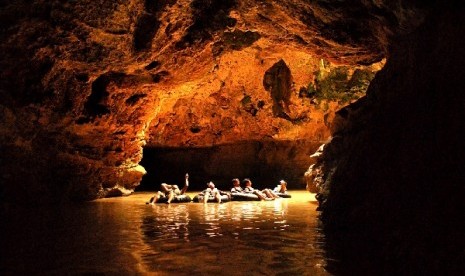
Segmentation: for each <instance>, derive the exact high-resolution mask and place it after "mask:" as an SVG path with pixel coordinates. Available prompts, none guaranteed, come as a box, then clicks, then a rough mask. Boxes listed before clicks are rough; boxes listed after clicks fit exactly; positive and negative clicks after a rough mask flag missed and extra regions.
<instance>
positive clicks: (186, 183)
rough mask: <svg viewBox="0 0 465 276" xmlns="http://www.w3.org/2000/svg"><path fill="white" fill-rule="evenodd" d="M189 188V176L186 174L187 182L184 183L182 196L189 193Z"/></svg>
mask: <svg viewBox="0 0 465 276" xmlns="http://www.w3.org/2000/svg"><path fill="white" fill-rule="evenodd" d="M188 187H189V174H187V173H186V180H185V182H184V187H182V190H181V194H182V195H183V194H184V193H185V192H186V191H187V188H188Z"/></svg>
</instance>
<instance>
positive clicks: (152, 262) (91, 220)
mask: <svg viewBox="0 0 465 276" xmlns="http://www.w3.org/2000/svg"><path fill="white" fill-rule="evenodd" d="M301 195H302V197H301V198H302V199H299V194H298V193H297V192H296V193H295V194H293V198H292V200H287V199H282V200H276V201H274V202H228V203H224V204H216V203H212V204H206V205H204V204H202V203H188V204H171V205H166V204H157V205H155V206H149V205H145V204H144V202H145V201H146V200H147V199H148V198H149V197H150V195H149V194H147V193H145V194H143V193H141V194H136V195H134V196H131V197H126V198H110V199H103V200H98V201H95V202H89V203H86V204H82V205H79V206H73V207H69V206H67V207H66V208H61V209H57V210H55V209H50V210H35V209H33V208H31V209H26V210H13V211H11V212H9V213H6V214H3V215H2V217H1V218H2V221H3V222H5V223H2V224H0V230H1V233H2V235H0V250H1V256H2V257H1V258H0V274H1V275H5V274H7V275H28V274H32V275H37V274H43V275H50V274H53V275H62V274H91V275H94V274H110V275H111V274H116V275H145V274H149V275H190V274H194V275H211V274H223V275H256V274H265V275H284V274H286V275H288V274H290V275H327V274H328V273H327V272H326V271H325V269H324V266H325V265H326V261H325V257H324V251H323V249H322V248H323V247H322V246H321V243H322V242H324V236H323V235H322V234H320V232H319V225H318V219H317V217H316V212H315V211H314V210H315V206H314V205H312V204H311V203H309V202H308V199H307V198H308V193H306V192H302V194H301Z"/></svg>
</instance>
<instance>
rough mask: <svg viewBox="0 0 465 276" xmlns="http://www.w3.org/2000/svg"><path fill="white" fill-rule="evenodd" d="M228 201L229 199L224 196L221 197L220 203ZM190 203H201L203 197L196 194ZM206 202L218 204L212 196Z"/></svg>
mask: <svg viewBox="0 0 465 276" xmlns="http://www.w3.org/2000/svg"><path fill="white" fill-rule="evenodd" d="M230 200H231V199H230V198H229V196H228V195H226V194H223V195H221V202H229V201H230ZM192 201H193V202H203V195H202V194H198V195H196V196H194V198H193V199H192ZM207 202H218V201H216V198H214V197H213V196H209V197H208V200H207Z"/></svg>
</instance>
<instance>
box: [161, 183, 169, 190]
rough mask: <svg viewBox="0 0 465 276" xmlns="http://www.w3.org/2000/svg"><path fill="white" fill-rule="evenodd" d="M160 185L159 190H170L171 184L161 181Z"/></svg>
mask: <svg viewBox="0 0 465 276" xmlns="http://www.w3.org/2000/svg"><path fill="white" fill-rule="evenodd" d="M160 186H161V190H162V191H163V192H169V191H171V190H172V187H171V185H169V184H166V183H161V185H160Z"/></svg>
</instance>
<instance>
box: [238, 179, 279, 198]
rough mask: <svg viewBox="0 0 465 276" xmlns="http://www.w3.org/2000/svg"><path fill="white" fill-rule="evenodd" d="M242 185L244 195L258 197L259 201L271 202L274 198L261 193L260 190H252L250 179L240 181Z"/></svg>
mask: <svg viewBox="0 0 465 276" xmlns="http://www.w3.org/2000/svg"><path fill="white" fill-rule="evenodd" d="M242 183H244V186H245V188H244V193H247V194H254V195H256V196H258V198H259V199H261V200H273V199H275V197H274V196H273V195H272V194H270V193H266V192H262V191H260V190H257V189H254V188H252V181H251V180H250V179H248V178H245V179H244V180H242ZM265 190H269V189H265Z"/></svg>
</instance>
